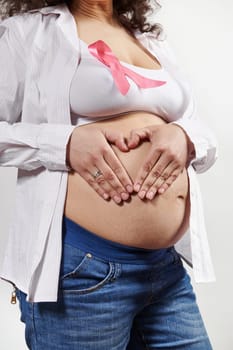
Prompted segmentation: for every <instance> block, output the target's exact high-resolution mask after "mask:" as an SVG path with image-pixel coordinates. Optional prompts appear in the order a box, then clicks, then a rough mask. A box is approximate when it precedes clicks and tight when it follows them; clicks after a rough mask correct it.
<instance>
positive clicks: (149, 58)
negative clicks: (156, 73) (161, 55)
mask: <svg viewBox="0 0 233 350" xmlns="http://www.w3.org/2000/svg"><path fill="white" fill-rule="evenodd" d="M76 30H77V35H78V37H79V39H81V40H82V41H83V42H84V43H86V44H87V45H89V44H92V43H93V42H96V41H97V40H103V41H104V42H105V43H106V44H107V45H108V46H109V47H110V48H111V50H112V52H113V53H114V55H115V56H116V57H117V58H118V59H119V60H120V61H123V62H125V63H128V64H132V65H135V66H138V67H141V68H147V69H161V64H160V62H159V59H158V58H157V57H155V55H153V54H152V53H151V52H150V51H149V50H147V49H146V48H145V47H144V46H143V45H142V44H141V43H140V41H139V40H137V39H136V38H135V37H133V35H131V34H129V33H128V32H127V31H126V30H125V29H124V28H115V27H111V26H107V27H106V26H103V24H101V25H100V24H96V23H91V24H90V23H88V24H87V23H82V22H81V23H80V22H79V23H77V22H76Z"/></svg>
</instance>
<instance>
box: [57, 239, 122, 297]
mask: <svg viewBox="0 0 233 350" xmlns="http://www.w3.org/2000/svg"><path fill="white" fill-rule="evenodd" d="M116 265H119V264H115V263H112V262H109V261H104V260H102V259H99V258H97V257H95V256H94V255H93V254H92V253H89V252H84V251H82V250H80V249H78V248H75V247H72V246H70V245H67V244H65V245H64V246H63V254H62V261H61V268H60V282H59V288H60V290H61V291H62V292H63V293H72V292H73V293H76V294H85V293H91V292H93V291H95V290H97V289H99V288H101V287H103V286H105V285H106V284H107V283H109V282H112V281H113V280H116V277H118V275H119V267H118V268H117V266H116ZM116 275H117V276H116Z"/></svg>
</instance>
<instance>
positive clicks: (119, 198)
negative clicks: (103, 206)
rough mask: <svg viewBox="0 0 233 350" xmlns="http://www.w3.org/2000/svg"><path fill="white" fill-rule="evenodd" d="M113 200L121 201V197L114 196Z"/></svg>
mask: <svg viewBox="0 0 233 350" xmlns="http://www.w3.org/2000/svg"><path fill="white" fill-rule="evenodd" d="M113 200H114V201H115V202H116V203H117V204H119V203H121V197H119V196H114V197H113Z"/></svg>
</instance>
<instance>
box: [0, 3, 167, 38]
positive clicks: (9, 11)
mask: <svg viewBox="0 0 233 350" xmlns="http://www.w3.org/2000/svg"><path fill="white" fill-rule="evenodd" d="M61 3H66V4H67V6H68V7H70V6H71V4H72V0H66V1H62V0H0V18H2V19H4V18H6V17H10V16H13V15H15V14H18V13H23V12H26V11H29V10H32V9H36V8H40V7H45V6H53V5H58V4H61ZM113 7H114V12H115V16H116V18H117V19H118V21H119V22H120V23H121V24H122V25H123V26H124V27H125V28H126V29H127V30H128V31H129V32H131V33H132V32H133V31H134V30H137V29H138V30H140V31H141V32H142V33H144V32H154V33H156V34H157V35H159V34H160V33H161V32H162V30H163V28H162V26H161V24H159V23H156V24H152V23H150V22H149V20H148V16H147V15H148V14H150V13H152V12H153V11H155V10H158V9H159V8H160V4H159V3H158V2H157V1H154V6H152V4H151V2H150V0H113Z"/></svg>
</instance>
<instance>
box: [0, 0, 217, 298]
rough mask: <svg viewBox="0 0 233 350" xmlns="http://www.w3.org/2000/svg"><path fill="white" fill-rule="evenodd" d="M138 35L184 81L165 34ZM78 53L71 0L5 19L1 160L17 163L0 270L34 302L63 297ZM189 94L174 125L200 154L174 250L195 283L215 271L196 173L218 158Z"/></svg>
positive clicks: (0, 42)
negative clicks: (182, 231)
mask: <svg viewBox="0 0 233 350" xmlns="http://www.w3.org/2000/svg"><path fill="white" fill-rule="evenodd" d="M137 38H138V40H139V41H140V42H141V43H142V44H143V45H144V46H145V47H146V48H147V49H148V50H149V51H151V52H152V53H153V52H157V54H159V53H160V54H162V55H163V58H164V61H163V63H164V64H166V65H167V66H168V65H169V69H170V71H171V70H172V71H173V75H174V76H175V77H176V78H177V79H178V80H182V81H183V82H184V80H185V77H184V76H183V74H182V72H181V70H180V68H179V66H178V65H177V63H176V60H175V58H174V55H173V53H172V51H171V49H170V47H169V45H168V43H167V41H166V40H161V41H160V40H157V38H156V36H155V34H151V33H144V34H142V33H139V32H138V33H137ZM78 58H79V38H78V35H77V30H76V23H75V20H74V17H73V16H72V14H71V13H70V11H69V9H68V7H67V5H65V4H61V5H57V6H50V7H45V8H42V9H39V10H33V11H30V12H28V13H25V14H21V15H17V16H14V17H10V18H7V19H5V20H4V21H2V22H1V23H0V72H1V73H0V166H7V167H11V166H12V167H17V168H18V177H17V187H16V201H15V204H14V209H13V210H12V219H11V223H10V230H9V238H8V244H7V247H6V250H5V256H4V263H3V266H2V267H1V273H0V276H1V278H3V279H5V280H8V281H9V282H11V283H13V284H14V285H16V286H17V287H18V288H19V289H21V290H22V291H23V292H25V293H26V294H27V300H28V301H32V302H39V301H56V300H57V292H58V278H59V269H60V260H61V249H62V245H61V239H62V216H63V211H64V203H65V196H66V190H67V177H68V170H69V169H68V168H67V166H66V146H67V143H68V140H69V137H70V135H71V133H72V131H73V129H74V128H75V127H77V126H76V125H72V124H71V118H70V102H69V89H70V85H71V81H72V78H73V76H74V74H75V71H76V69H77V65H78V64H79V59H78ZM165 61H166V62H165ZM61 67H62V68H61ZM187 84H188V82H187ZM187 98H188V101H187V102H188V103H187V108H186V110H185V112H184V113H183V115H181V116H180V117H179V118H178V119H177V120H176V121H173V123H175V124H177V125H180V126H181V127H182V128H183V129H184V130H185V131H186V133H187V135H188V136H189V138H190V139H191V141H192V142H193V144H194V146H195V151H196V157H195V159H193V160H192V161H191V164H190V166H189V167H188V176H189V182H190V200H191V213H190V227H189V230H188V231H187V233H186V234H185V235H184V236H183V238H182V239H181V240H180V241H179V242H178V243H177V244H176V249H177V251H178V252H179V254H180V255H181V256H182V257H183V258H184V259H185V260H186V261H187V262H189V263H190V264H192V265H193V271H194V277H195V280H196V281H197V282H201V281H212V280H214V279H215V276H214V271H213V266H212V262H211V257H210V251H209V246H208V240H207V235H206V228H205V222H204V215H203V208H202V199H201V193H200V189H199V185H198V181H197V177H196V173H201V172H204V171H206V170H207V169H208V168H210V167H211V166H212V165H213V164H214V162H215V160H216V157H217V156H216V139H215V137H214V135H213V134H212V132H211V131H210V130H209V129H208V128H207V126H205V125H204V124H203V122H201V121H200V120H199V119H198V117H197V115H196V113H195V106H194V99H193V95H192V92H191V88H190V95H189V96H188V97H187Z"/></svg>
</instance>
